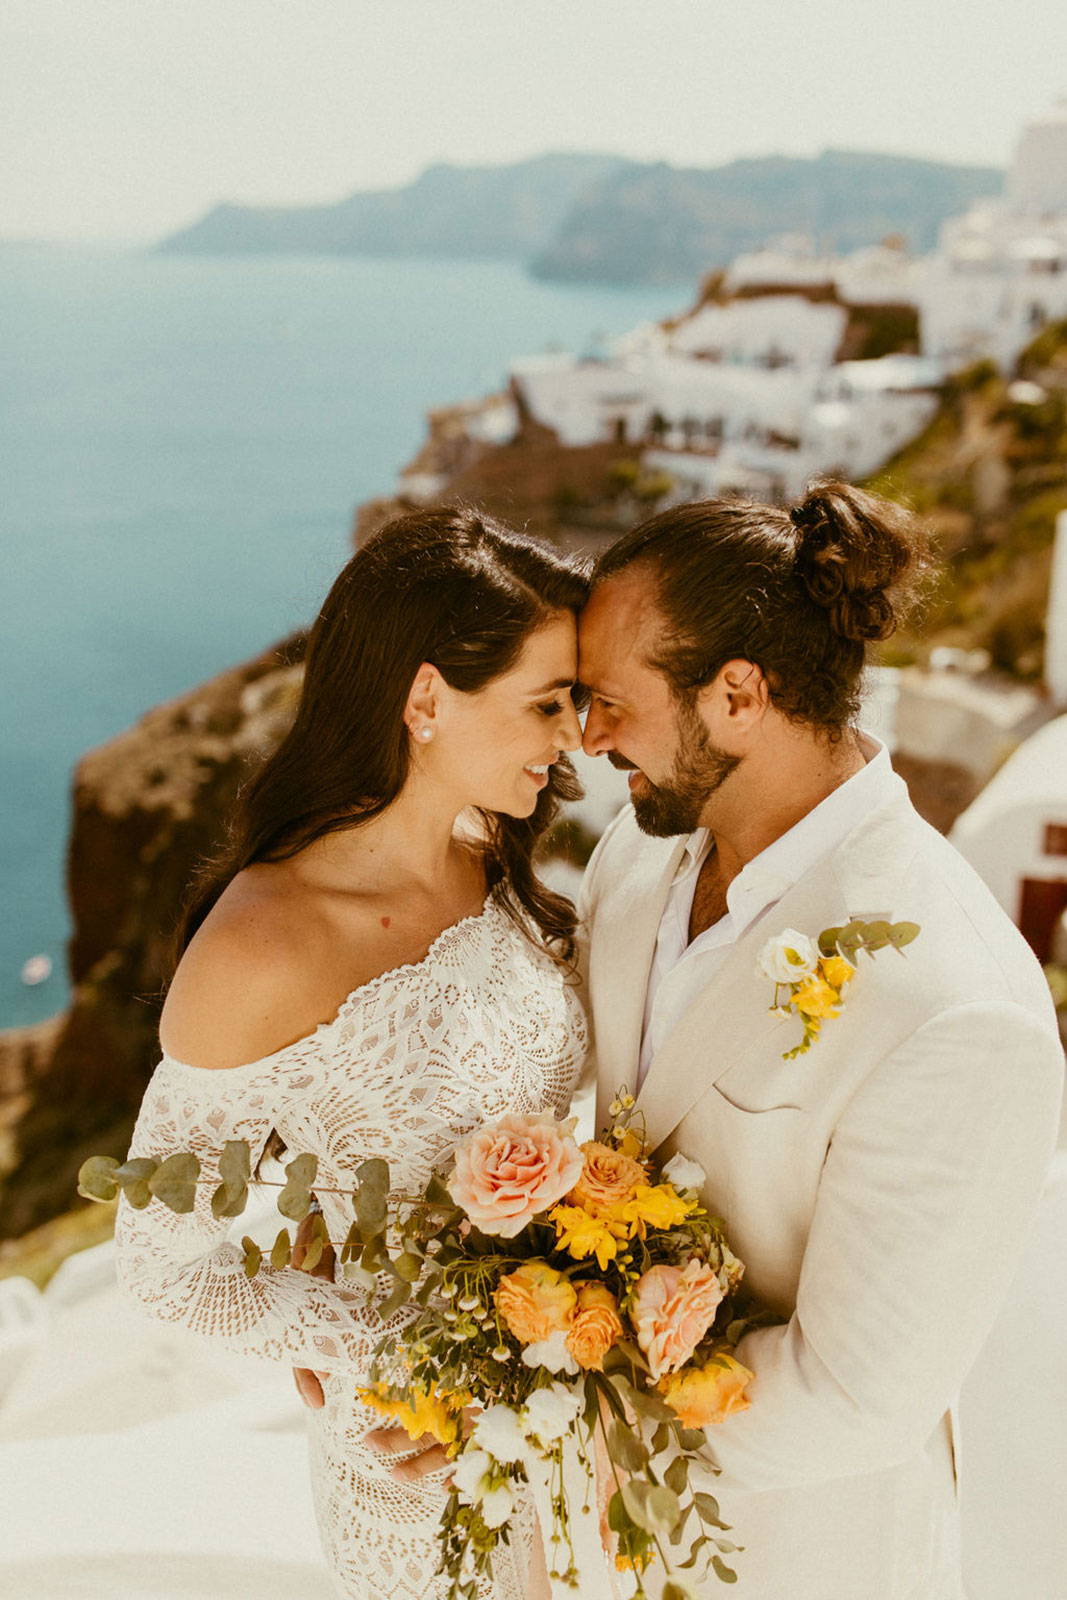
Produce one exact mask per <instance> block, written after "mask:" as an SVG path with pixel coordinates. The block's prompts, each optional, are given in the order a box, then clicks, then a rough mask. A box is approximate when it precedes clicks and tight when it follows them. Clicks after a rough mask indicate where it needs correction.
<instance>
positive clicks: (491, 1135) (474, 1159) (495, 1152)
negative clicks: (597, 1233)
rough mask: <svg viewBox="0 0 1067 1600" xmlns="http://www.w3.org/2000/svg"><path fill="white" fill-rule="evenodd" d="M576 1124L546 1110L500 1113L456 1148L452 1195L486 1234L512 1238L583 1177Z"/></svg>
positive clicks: (560, 1198)
mask: <svg viewBox="0 0 1067 1600" xmlns="http://www.w3.org/2000/svg"><path fill="white" fill-rule="evenodd" d="M572 1126H573V1124H572V1123H569V1122H557V1121H556V1119H555V1117H554V1116H553V1115H552V1114H551V1112H543V1113H542V1114H541V1115H539V1116H533V1117H520V1116H507V1117H501V1118H500V1120H499V1121H498V1122H494V1123H491V1124H490V1125H489V1126H488V1127H487V1128H479V1129H477V1131H476V1132H474V1133H472V1134H469V1135H468V1137H467V1138H466V1139H464V1140H463V1142H462V1144H460V1145H459V1146H458V1147H457V1149H456V1166H455V1171H454V1172H453V1174H452V1177H451V1178H450V1180H449V1183H448V1192H449V1194H450V1195H451V1196H452V1198H453V1200H454V1201H455V1202H456V1204H457V1205H458V1206H462V1207H463V1209H464V1211H465V1212H466V1213H467V1215H468V1217H470V1219H471V1221H472V1222H473V1223H474V1225H475V1227H477V1228H480V1229H481V1230H482V1232H483V1233H491V1234H494V1235H497V1236H498V1237H500V1238H503V1239H513V1238H514V1237H515V1235H516V1234H517V1233H519V1232H521V1230H522V1229H523V1228H525V1226H526V1224H527V1223H528V1222H530V1221H532V1219H533V1218H534V1217H535V1216H536V1215H537V1213H538V1212H539V1211H547V1210H548V1208H549V1207H550V1206H554V1205H555V1204H556V1202H557V1201H559V1200H562V1199H563V1196H564V1195H565V1194H567V1193H568V1191H569V1190H571V1189H573V1187H574V1185H575V1184H576V1183H577V1181H578V1179H579V1178H580V1177H581V1174H582V1167H583V1165H584V1161H583V1157H582V1152H581V1151H580V1150H579V1148H578V1146H577V1145H576V1144H575V1142H574V1139H573V1138H572V1137H571V1128H572Z"/></svg>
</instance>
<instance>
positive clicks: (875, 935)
mask: <svg viewBox="0 0 1067 1600" xmlns="http://www.w3.org/2000/svg"><path fill="white" fill-rule="evenodd" d="M891 931H892V930H891V929H890V926H889V923H888V922H883V921H878V922H865V923H864V924H863V943H864V947H865V948H866V949H867V950H884V949H885V947H886V945H887V944H888V943H889V938H890V933H891Z"/></svg>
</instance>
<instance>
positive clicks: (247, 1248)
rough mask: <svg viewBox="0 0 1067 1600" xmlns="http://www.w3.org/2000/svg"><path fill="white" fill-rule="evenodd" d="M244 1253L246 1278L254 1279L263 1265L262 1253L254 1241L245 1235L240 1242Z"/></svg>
mask: <svg viewBox="0 0 1067 1600" xmlns="http://www.w3.org/2000/svg"><path fill="white" fill-rule="evenodd" d="M241 1248H242V1250H243V1251H244V1269H245V1277H246V1278H254V1277H255V1275H256V1273H257V1272H258V1271H259V1269H260V1267H261V1265H262V1264H263V1252H262V1250H261V1249H260V1248H259V1245H258V1244H257V1243H256V1241H255V1240H254V1239H249V1238H248V1236H247V1234H246V1235H245V1237H244V1238H243V1239H242V1240H241Z"/></svg>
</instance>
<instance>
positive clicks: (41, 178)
mask: <svg viewBox="0 0 1067 1600" xmlns="http://www.w3.org/2000/svg"><path fill="white" fill-rule="evenodd" d="M1065 94H1067V4H1064V0H1028V3H1027V4H1026V6H1025V7H1023V8H1021V9H1020V8H1016V7H1013V6H1010V5H1008V4H1005V0H963V3H961V0H937V3H936V4H935V3H933V0H851V3H849V0H730V3H726V0H377V3H374V4H370V3H367V0H3V5H2V6H0V238H7V239H12V238H38V239H56V240H70V241H78V240H106V239H116V240H119V239H121V240H123V241H126V242H136V241H141V240H144V241H148V240H152V239H155V238H159V237H161V236H163V235H165V234H166V233H168V232H170V231H171V230H173V229H175V228H178V227H181V226H184V225H185V224H186V223H188V222H191V221H193V220H194V219H195V218H196V217H198V216H200V215H201V214H202V213H203V212H204V211H205V210H207V209H208V208H209V207H210V206H212V205H214V204H216V203H217V202H219V201H223V200H232V201H237V202H241V203H245V204H270V203H283V204H289V203H314V202H318V201H324V200H335V199H339V198H340V197H341V196H343V195H345V194H348V193H351V192H352V191H353V190H355V189H373V188H389V187H393V186H395V185H398V184H402V183H405V182H407V181H408V180H409V179H411V178H413V177H414V176H415V175H416V174H417V173H418V172H419V171H420V170H421V169H422V168H423V167H425V166H426V165H428V164H429V163H431V162H434V161H442V160H448V161H455V162H462V163H482V162H485V163H498V162H506V161H512V160H517V159H520V158H522V157H524V156H530V155H535V154H539V153H540V152H542V151H544V150H561V149H572V150H573V149H582V150H588V149H595V150H604V151H610V152H612V153H618V154H621V155H627V156H632V157H636V158H638V159H640V160H667V161H671V162H674V163H676V164H680V165H693V166H711V165H717V164H718V163H720V162H723V161H728V160H731V159H734V158H735V157H738V156H748V155H766V154H771V153H777V154H784V155H814V154H817V153H818V152H819V151H820V150H823V149H825V148H828V147H833V148H838V149H841V148H848V149H863V150H886V151H894V152H899V153H901V154H907V155H920V156H931V157H935V158H937V159H940V160H948V161H959V162H981V163H990V164H993V165H997V166H1003V165H1005V164H1006V163H1007V162H1008V161H1009V160H1010V157H1011V152H1012V148H1013V145H1014V142H1015V139H1016V137H1017V135H1018V131H1019V129H1020V127H1021V126H1022V124H1023V123H1024V122H1025V121H1026V120H1027V119H1029V118H1031V117H1033V116H1035V115H1040V114H1041V113H1042V112H1044V111H1046V110H1047V109H1048V108H1049V107H1050V106H1051V105H1052V103H1053V102H1054V101H1055V100H1056V99H1057V98H1058V97H1060V96H1062V95H1065Z"/></svg>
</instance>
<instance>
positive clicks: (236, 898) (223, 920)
mask: <svg viewBox="0 0 1067 1600" xmlns="http://www.w3.org/2000/svg"><path fill="white" fill-rule="evenodd" d="M329 946H330V929H329V927H328V926H327V925H326V923H325V922H324V919H323V918H322V917H321V916H320V915H319V913H318V909H317V906H316V901H315V897H314V896H313V895H309V894H308V893H307V892H306V890H303V889H302V888H301V886H300V885H299V883H297V882H296V881H294V880H293V879H292V878H291V877H290V876H289V875H288V874H287V873H285V872H279V871H273V870H270V869H268V870H263V869H260V868H252V869H251V870H250V871H246V872H242V873H239V874H238V875H237V877H236V878H235V879H234V880H233V882H232V883H231V884H229V885H228V887H227V888H226V889H225V891H224V892H223V894H222V896H221V897H220V899H219V900H218V901H217V902H216V904H215V905H214V906H213V907H212V909H211V911H210V912H209V913H208V915H207V917H206V918H205V920H204V922H203V923H202V925H201V926H200V928H199V929H198V930H197V932H196V934H195V935H194V936H193V939H192V940H191V942H190V944H189V946H188V948H187V949H186V951H185V953H184V955H183V956H182V958H181V961H180V962H179V963H178V968H177V971H176V972H175V974H174V978H173V981H172V982H171V986H170V989H169V991H168V994H167V1000H166V1004H165V1005H164V1007H163V1015H162V1017H161V1018H160V1028H159V1034H160V1043H161V1044H162V1047H163V1049H164V1050H165V1051H166V1053H167V1054H168V1055H169V1056H172V1057H174V1058H176V1059H177V1060H179V1061H183V1062H185V1063H187V1064H188V1065H190V1066H197V1067H208V1068H227V1067H236V1066H242V1065H244V1064H246V1063H248V1062H252V1061H261V1060H262V1059H263V1058H264V1057H265V1056H270V1055H273V1054H274V1053H275V1051H277V1050H281V1049H283V1048H284V1047H285V1046H286V1045H289V1044H293V1043H295V1041H296V1040H298V1039H302V1038H304V1037H305V1035H306V1034H309V1033H311V1032H313V1031H314V1029H315V1028H316V1027H317V1025H318V1024H319V1023H320V1022H323V1021H326V1020H328V1018H329V1016H330V1015H332V1013H333V1011H334V1010H336V1006H337V1003H338V999H339V997H338V995H337V994H336V992H335V991H336V983H337V980H336V979H335V978H334V977H333V976H332V973H333V971H334V970H335V962H336V951H335V950H331V949H330V948H329ZM340 998H343V996H341V997H340Z"/></svg>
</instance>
